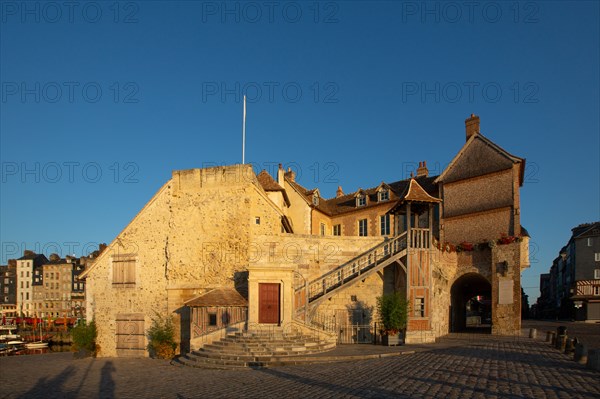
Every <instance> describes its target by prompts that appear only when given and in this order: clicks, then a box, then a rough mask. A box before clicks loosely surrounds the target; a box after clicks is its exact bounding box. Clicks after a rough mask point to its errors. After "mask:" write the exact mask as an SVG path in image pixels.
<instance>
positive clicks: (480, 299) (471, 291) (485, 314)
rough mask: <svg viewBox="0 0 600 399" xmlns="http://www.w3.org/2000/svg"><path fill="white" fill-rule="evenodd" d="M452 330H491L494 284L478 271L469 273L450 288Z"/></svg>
mask: <svg viewBox="0 0 600 399" xmlns="http://www.w3.org/2000/svg"><path fill="white" fill-rule="evenodd" d="M450 296H451V306H450V332H460V331H465V330H476V331H480V332H491V324H492V305H491V299H492V285H491V284H490V282H489V281H488V280H487V279H486V278H485V277H483V276H482V275H481V274H478V273H467V274H464V275H462V276H461V277H459V278H458V279H456V280H455V281H454V284H452V288H451V290H450Z"/></svg>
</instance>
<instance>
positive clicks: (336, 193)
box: [335, 186, 344, 198]
mask: <svg viewBox="0 0 600 399" xmlns="http://www.w3.org/2000/svg"><path fill="white" fill-rule="evenodd" d="M343 196H344V191H343V190H342V186H338V189H337V191H336V192H335V198H340V197H343Z"/></svg>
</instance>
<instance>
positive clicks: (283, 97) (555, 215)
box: [0, 1, 600, 302]
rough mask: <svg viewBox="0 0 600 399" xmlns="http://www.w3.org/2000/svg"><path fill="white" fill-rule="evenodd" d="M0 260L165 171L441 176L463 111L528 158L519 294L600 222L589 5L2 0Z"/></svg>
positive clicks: (113, 206)
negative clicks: (527, 248) (243, 164)
mask: <svg viewBox="0 0 600 399" xmlns="http://www.w3.org/2000/svg"><path fill="white" fill-rule="evenodd" d="M0 4H1V7H2V8H1V12H2V14H1V17H2V20H1V28H0V34H1V37H0V46H1V48H0V74H1V76H0V81H1V83H2V87H1V89H2V90H1V95H2V98H1V99H0V100H1V101H0V106H1V115H0V128H1V141H0V143H1V152H0V154H1V157H2V176H1V177H2V182H1V194H0V199H1V207H0V218H1V230H0V232H1V238H0V241H1V243H2V254H1V255H2V257H1V262H2V263H5V262H6V260H7V258H11V257H15V256H17V255H18V254H17V253H15V252H19V253H20V252H21V251H22V250H23V249H25V248H29V249H34V250H38V251H39V250H44V251H45V252H46V253H49V252H57V251H58V252H61V254H62V255H63V256H64V255H66V254H67V253H70V252H74V253H76V254H77V255H79V254H81V253H82V252H84V253H87V252H89V250H90V245H89V243H92V245H93V244H96V243H98V242H110V241H111V240H112V239H113V238H114V237H115V235H116V234H118V233H119V231H121V229H122V228H123V227H124V226H125V225H126V224H127V223H128V222H129V221H130V220H131V219H132V218H133V217H134V215H135V214H136V213H137V212H138V211H139V210H140V209H141V207H142V206H143V205H144V204H145V203H146V202H147V201H148V200H149V199H150V197H151V196H152V195H153V194H154V193H155V192H156V190H157V189H158V188H159V187H160V186H161V185H162V184H163V183H164V182H165V181H166V180H167V179H169V177H170V174H171V171H172V170H174V169H186V168H195V167H202V166H207V165H214V164H232V163H239V162H240V161H241V109H242V105H241V95H242V94H243V93H242V92H245V93H247V95H248V97H249V100H250V101H249V104H248V121H247V134H248V141H247V161H250V162H253V163H255V165H256V170H257V171H259V170H260V169H262V168H263V167H264V168H269V167H272V165H275V164H277V163H279V162H281V163H283V164H284V165H285V166H292V167H294V168H295V169H296V170H297V171H298V172H299V175H300V176H299V180H300V182H301V183H302V184H304V185H305V186H307V187H319V188H320V190H321V192H322V193H323V194H324V195H326V196H333V195H334V194H335V189H336V187H337V186H338V184H340V185H342V187H343V188H344V190H345V191H347V192H349V191H354V190H356V189H357V188H359V187H371V186H375V185H377V184H379V182H381V181H382V180H385V181H395V180H398V179H401V178H405V177H407V175H408V174H409V172H410V170H414V168H416V164H417V163H418V162H419V161H422V160H427V162H428V165H429V167H430V169H431V172H432V173H440V171H441V169H442V168H443V167H444V166H445V165H446V164H447V163H448V162H449V161H450V160H451V158H452V157H453V156H454V155H455V154H456V152H457V151H458V150H459V149H460V147H461V146H462V145H463V143H464V135H465V133H464V120H465V118H467V117H468V116H469V115H470V114H471V113H476V114H478V115H480V117H481V129H482V132H483V133H484V134H485V135H487V136H488V137H489V138H491V139H492V140H493V141H495V142H496V143H498V144H499V145H500V146H502V147H504V148H505V149H506V150H508V151H509V152H511V153H513V154H515V155H518V156H521V157H524V158H526V159H527V164H528V169H527V173H526V182H525V185H524V187H523V188H522V191H521V195H522V199H521V203H522V223H523V225H524V226H525V227H526V228H527V229H528V230H529V232H530V233H531V236H532V245H533V247H532V267H531V268H530V269H529V270H528V271H526V272H525V273H524V276H523V277H524V280H523V286H524V287H527V293H528V294H529V295H530V302H534V301H535V298H537V296H538V288H537V286H538V284H539V274H540V273H542V272H545V271H547V270H548V268H549V266H550V264H551V261H552V259H553V258H554V257H555V256H556V255H557V251H558V250H559V249H560V247H561V246H562V245H564V244H565V243H566V241H567V240H568V238H569V236H570V229H571V228H572V227H574V226H576V225H577V224H579V223H583V222H589V221H593V220H598V219H600V205H599V203H600V201H599V180H600V176H599V170H600V155H599V148H600V141H599V136H600V134H599V132H600V127H599V108H600V104H599V94H598V93H599V87H600V84H599V70H600V68H599V53H598V52H599V48H600V43H599V37H600V33H599V15H600V10H599V5H598V2H596V1H588V2H586V1H577V2H561V1H544V2H541V1H539V2H512V1H511V2H508V1H507V2H504V1H499V2H486V1H481V2H475V5H474V6H472V4H473V3H472V2H449V3H448V2H428V3H422V2H421V1H418V2H411V1H404V2H403V1H398V2H391V1H389V2H386V1H383V2H377V1H369V2H366V1H348V2H346V1H339V2H319V3H316V4H315V3H314V2H301V1H298V2H277V1H275V2H271V3H269V2H251V3H242V2H227V3H226V7H225V8H224V7H223V4H224V3H222V2H220V1H218V2H201V1H182V2H177V1H169V2H167V1H144V2H118V3H115V2H114V1H97V2H74V3H67V4H72V5H65V4H64V3H63V2H36V1H29V2H20V1H19V2H12V1H2V2H1V3H0Z"/></svg>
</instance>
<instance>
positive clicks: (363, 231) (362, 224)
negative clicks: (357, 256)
mask: <svg viewBox="0 0 600 399" xmlns="http://www.w3.org/2000/svg"><path fill="white" fill-rule="evenodd" d="M358 235H359V236H361V237H366V236H367V219H361V220H359V221H358Z"/></svg>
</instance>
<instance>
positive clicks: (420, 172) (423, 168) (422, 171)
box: [417, 161, 429, 177]
mask: <svg viewBox="0 0 600 399" xmlns="http://www.w3.org/2000/svg"><path fill="white" fill-rule="evenodd" d="M421 176H425V177H427V176H429V170H428V169H427V163H426V162H425V161H423V162H419V169H417V177H421Z"/></svg>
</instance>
